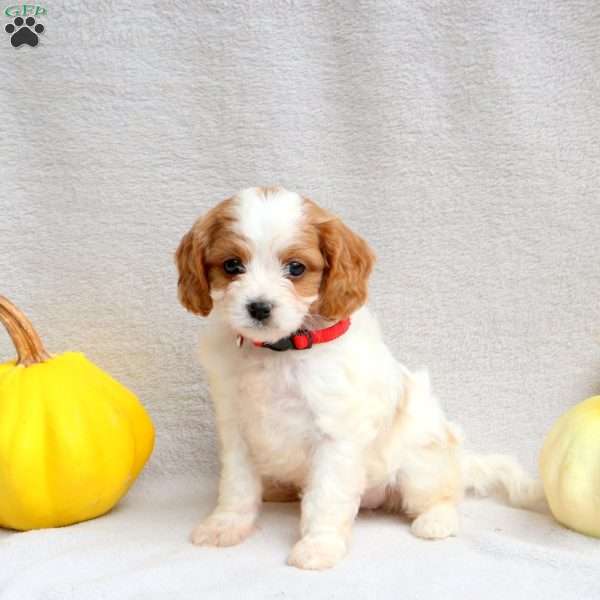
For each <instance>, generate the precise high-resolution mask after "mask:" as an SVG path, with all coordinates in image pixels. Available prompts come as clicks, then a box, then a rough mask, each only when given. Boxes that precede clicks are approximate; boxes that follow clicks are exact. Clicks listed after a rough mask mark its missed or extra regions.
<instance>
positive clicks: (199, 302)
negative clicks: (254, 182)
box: [176, 188, 374, 342]
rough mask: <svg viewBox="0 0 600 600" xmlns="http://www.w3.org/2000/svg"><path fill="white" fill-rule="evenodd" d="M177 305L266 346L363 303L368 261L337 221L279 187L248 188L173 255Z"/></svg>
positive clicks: (227, 202) (369, 255)
mask: <svg viewBox="0 0 600 600" xmlns="http://www.w3.org/2000/svg"><path fill="white" fill-rule="evenodd" d="M176 262H177V267H178V269H179V299H180V300H181V303H182V304H183V305H184V306H185V307H186V308H187V309H188V310H190V311H192V312H194V313H197V314H200V315H204V316H206V315H208V314H209V313H210V312H211V311H212V310H215V312H217V311H218V313H219V315H220V317H221V318H223V319H224V320H225V321H226V322H227V323H228V324H229V326H230V327H231V328H232V329H233V330H234V331H235V332H236V333H239V334H241V335H243V336H246V337H248V338H251V339H253V340H256V341H265V342H274V341H276V340H278V339H280V338H282V337H285V336H287V335H290V334H291V333H293V332H294V331H296V330H297V329H299V328H300V327H301V326H303V325H307V322H308V321H309V320H310V319H311V318H314V317H320V318H322V319H323V320H326V321H335V320H338V319H342V318H344V317H347V316H349V315H351V314H352V313H353V312H354V311H355V310H357V309H358V308H359V307H360V306H362V305H363V304H364V303H365V301H366V299H367V280H368V277H369V274H370V272H371V269H372V266H373V262H374V256H373V253H372V252H371V250H370V248H369V247H368V246H367V244H366V243H365V241H364V240H362V239H361V238H360V237H359V236H357V235H356V234H355V233H353V232H352V231H351V230H350V229H349V228H348V227H346V226H345V225H344V224H343V223H342V222H341V221H340V220H339V219H338V218H336V217H335V216H333V215H332V214H330V213H328V212H327V211H325V210H323V209H322V208H320V207H318V206H317V205H316V204H314V203H313V202H311V201H310V200H306V199H304V198H302V197H301V196H299V195H298V194H296V193H293V192H289V191H287V190H284V189H283V188H267V189H265V188H249V189H246V190H242V191H241V192H240V193H239V194H238V195H237V196H235V197H234V198H230V199H228V200H225V201H223V202H221V203H220V204H219V205H217V206H216V207H215V208H213V209H212V210H210V211H209V212H208V213H207V214H206V215H204V216H203V217H202V218H200V219H199V220H198V221H197V222H196V223H195V224H194V225H193V227H192V228H191V229H190V231H188V232H187V233H186V234H185V235H184V236H183V239H182V240H181V243H180V245H179V248H178V249H177V253H176Z"/></svg>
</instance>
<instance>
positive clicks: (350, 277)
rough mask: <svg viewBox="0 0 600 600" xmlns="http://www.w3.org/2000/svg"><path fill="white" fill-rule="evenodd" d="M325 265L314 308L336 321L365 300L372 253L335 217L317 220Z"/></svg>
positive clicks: (320, 313) (351, 311) (372, 261)
mask: <svg viewBox="0 0 600 600" xmlns="http://www.w3.org/2000/svg"><path fill="white" fill-rule="evenodd" d="M317 231H318V232H319V239H320V246H321V253H322V254H323V256H324V257H325V261H326V267H325V272H324V275H323V280H322V282H321V289H320V292H319V301H318V305H317V307H316V310H317V312H318V314H319V315H321V316H323V317H325V318H327V319H331V320H337V319H342V318H345V317H348V316H350V315H351V314H352V313H353V312H354V311H355V310H357V309H358V308H360V307H361V306H362V305H363V304H364V303H365V302H366V301H367V285H368V279H369V275H370V274H371V270H372V269H373V264H374V263H375V255H374V254H373V251H372V250H371V248H369V246H368V244H367V243H366V242H365V241H364V240H363V239H362V238H361V237H360V236H358V235H357V234H356V233H354V232H353V231H352V230H351V229H350V228H349V227H346V225H344V224H343V223H342V222H341V221H340V220H339V219H338V218H337V217H334V216H333V215H329V218H328V219H326V220H324V221H321V222H320V223H317Z"/></svg>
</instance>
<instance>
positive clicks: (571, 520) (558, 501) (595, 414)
mask: <svg viewBox="0 0 600 600" xmlns="http://www.w3.org/2000/svg"><path fill="white" fill-rule="evenodd" d="M540 473H541V476H542V481H543V483H544V491H545V493H546V498H547V500H548V504H549V506H550V510H551V511H552V514H553V515H554V518H555V519H556V520H557V521H558V522H559V523H562V524H563V525H566V526H567V527H569V528H570V529H574V530H575V531H579V532H580V533H585V534H586V535H591V536H594V537H600V396H594V397H592V398H588V399H587V400H585V401H584V402H581V403H580V404H577V405H576V406H574V407H573V408H571V409H570V410H569V411H567V412H566V413H565V414H564V415H563V416H562V417H560V419H558V421H557V422H556V423H555V424H554V426H553V427H552V429H551V430H550V433H549V434H548V436H547V437H546V440H545V442H544V446H543V448H542V452H541V454H540Z"/></svg>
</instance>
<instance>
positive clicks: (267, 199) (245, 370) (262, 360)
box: [176, 188, 541, 569]
mask: <svg viewBox="0 0 600 600" xmlns="http://www.w3.org/2000/svg"><path fill="white" fill-rule="evenodd" d="M373 262H374V255H373V252H372V251H371V249H370V248H369V246H368V245H367V244H366V242H365V241H364V240H363V239H361V238H360V237H359V236H358V235H356V233H354V232H353V231H351V230H350V229H349V228H348V227H347V226H346V225H344V224H343V223H342V222H341V221H340V219H338V218H337V217H335V216H334V215H332V214H330V213H329V212H327V211H325V210H323V209H322V208H319V207H318V206H317V205H316V204H315V203H314V202H312V201H310V200H308V199H305V198H303V197H301V196H299V195H298V194H296V193H294V192H290V191H287V190H285V189H283V188H249V189H245V190H242V191H241V192H239V193H238V194H237V195H236V196H234V197H232V198H230V199H228V200H225V201H223V202H221V203H220V204H218V205H217V206H216V207H215V208H213V209H212V210H210V211H209V212H208V213H207V214H206V215H204V216H203V217H201V218H200V219H199V220H198V221H196V223H195V224H194V225H193V226H192V228H191V229H190V231H188V232H187V233H186V234H185V235H184V237H183V239H182V240H181V243H180V245H179V248H178V250H177V253H176V263H177V267H178V270H179V288H178V291H179V298H180V300H181V302H182V304H183V306H184V307H185V308H187V309H188V310H190V311H192V312H193V313H196V314H199V315H202V316H204V317H208V319H207V321H208V323H207V326H206V327H205V328H204V330H203V333H202V337H201V342H200V358H201V363H202V365H203V367H204V369H205V371H206V374H207V376H208V380H209V385H210V390H211V395H212V399H213V401H214V406H215V413H216V419H217V429H218V434H219V441H220V459H221V476H220V485H219V498H218V502H217V506H216V508H215V509H214V511H213V512H212V514H211V515H210V516H209V517H207V518H206V519H204V520H203V521H202V522H201V523H200V524H199V525H198V526H197V527H196V529H194V531H193V533H192V541H193V542H194V543H195V544H203V545H213V546H229V545H233V544H238V543H239V542H241V541H242V540H244V539H245V538H246V537H247V536H248V535H250V533H251V532H252V530H253V527H254V524H255V522H256V518H257V515H258V512H259V510H260V506H261V501H262V499H263V494H264V495H266V496H267V497H269V498H270V499H276V500H286V499H294V498H295V497H296V496H297V495H299V496H300V497H301V500H302V502H301V513H302V516H301V522H300V539H299V541H298V542H297V543H296V544H295V545H294V547H293V548H292V551H291V554H290V555H289V558H288V563H289V564H291V565H294V566H296V567H300V568H303V569H325V568H328V567H332V566H333V565H335V564H336V563H337V562H338V561H339V560H340V559H341V558H342V557H343V556H344V555H345V554H346V552H347V549H348V543H349V538H350V532H351V528H352V524H353V521H354V518H355V517H356V514H357V512H358V510H359V508H360V507H361V506H362V507H365V508H371V509H375V508H383V509H387V510H393V511H402V512H403V513H404V514H406V515H408V517H409V518H410V519H411V520H412V525H411V530H412V532H413V534H414V535H416V536H418V537H421V538H426V539H441V538H445V537H447V536H451V535H455V534H456V533H457V531H458V515H457V504H458V502H460V500H461V498H462V497H463V494H464V492H465V490H467V489H469V488H472V489H473V490H475V491H476V492H478V493H480V494H485V493H488V492H491V491H493V490H494V489H495V488H497V489H501V490H504V492H505V493H506V495H507V496H508V501H509V502H510V503H512V504H514V505H520V506H528V505H531V504H533V503H535V502H537V501H538V500H539V498H540V494H541V491H540V489H541V488H540V486H539V484H538V483H537V482H535V481H533V480H531V479H529V477H528V476H527V475H526V474H525V473H524V471H523V470H522V469H521V468H520V467H519V465H518V464H516V463H515V462H514V461H512V459H510V458H509V457H505V456H502V455H492V456H485V457H482V456H476V455H471V454H467V453H465V452H464V451H463V450H462V449H461V436H460V433H459V431H458V428H457V427H456V426H455V425H453V424H452V423H450V422H448V421H447V420H446V418H445V416H444V414H443V412H442V410H441V408H440V406H439V404H438V401H437V399H436V398H435V396H434V395H433V394H432V392H431V389H430V385H429V380H428V376H427V374H426V373H424V372H417V373H411V372H410V371H408V370H407V369H406V368H405V367H404V366H402V365H401V364H399V363H398V362H397V361H396V360H395V359H394V357H393V356H392V355H391V353H390V351H389V349H388V348H387V346H386V345H385V343H384V342H383V339H382V335H381V331H380V328H379V325H378V324H377V321H376V319H375V317H374V316H373V315H372V314H371V312H369V309H368V308H367V306H366V301H367V281H368V278H369V274H370V273H371V269H372V267H373Z"/></svg>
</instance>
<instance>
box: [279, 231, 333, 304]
mask: <svg viewBox="0 0 600 600" xmlns="http://www.w3.org/2000/svg"><path fill="white" fill-rule="evenodd" d="M279 260H280V262H281V264H282V265H286V264H288V263H290V262H294V261H297V262H300V263H302V264H303V265H304V266H305V267H306V270H305V272H304V273H303V274H302V275H301V276H300V277H296V278H292V279H291V281H292V283H293V284H294V288H295V290H296V293H297V294H298V295H299V296H301V297H303V298H310V297H311V296H316V295H317V294H318V293H319V288H320V287H321V278H322V276H323V269H324V267H325V259H324V258H323V255H322V254H321V250H320V245H319V235H318V233H317V231H316V229H315V228H314V227H313V226H312V224H310V223H307V224H306V226H305V227H304V229H303V230H302V232H301V233H300V235H299V236H298V238H297V240H296V241H295V243H294V244H292V245H291V246H289V247H288V248H286V249H285V250H284V251H283V252H281V253H280V254H279Z"/></svg>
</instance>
